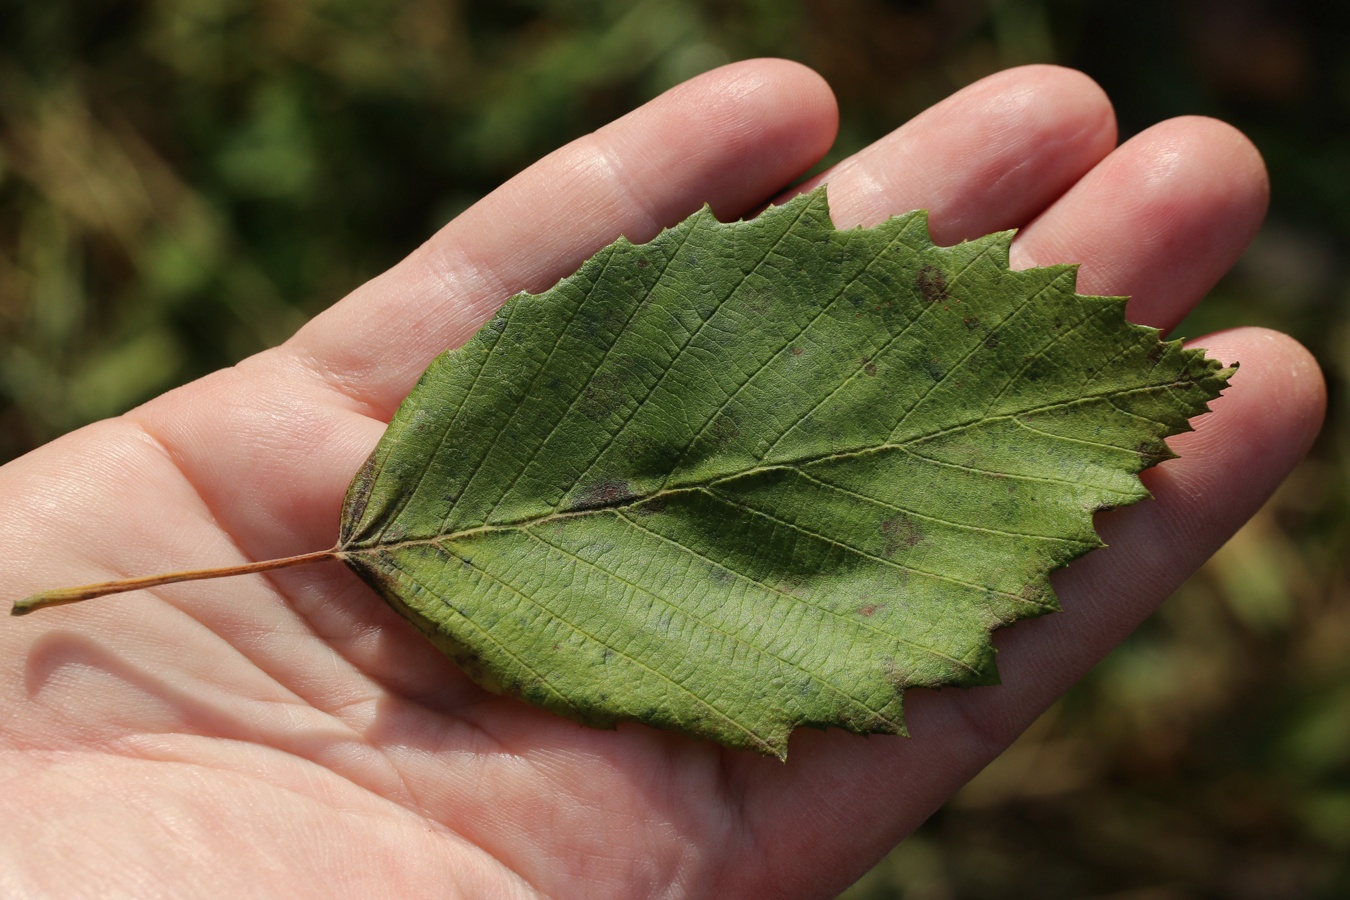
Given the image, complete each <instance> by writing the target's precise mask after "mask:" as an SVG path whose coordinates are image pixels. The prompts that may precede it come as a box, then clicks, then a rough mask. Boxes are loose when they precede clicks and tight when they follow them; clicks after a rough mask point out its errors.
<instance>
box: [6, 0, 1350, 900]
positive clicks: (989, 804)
mask: <svg viewBox="0 0 1350 900" xmlns="http://www.w3.org/2000/svg"><path fill="white" fill-rule="evenodd" d="M1347 18H1350V9H1346V8H1345V7H1344V6H1343V5H1342V4H1335V3H1323V2H1311V0H1301V2H1294V0H1282V2H1278V3H1277V2H1275V0H1199V2H1190V3H1182V4H1177V3H1174V2H1162V0H1139V2H1136V3H1132V4H1125V5H1122V4H1094V3H1090V2H1088V0H989V2H978V0H905V2H902V0H893V2H884V0H834V2H827V0H499V2H493V3H486V2H480V3H471V2H468V0H400V2H395V0H177V2H172V0H142V2H130V0H120V2H119V0H106V2H103V3H99V4H84V3H78V2H75V0H43V2H41V3H26V4H19V3H8V4H3V5H0V459H7V458H10V457H12V456H14V455H17V454H19V453H22V452H24V451H25V450H27V449H29V448H31V447H33V446H35V445H37V444H39V443H42V442H44V441H46V440H49V439H51V438H53V437H55V436H57V435H59V434H61V433H63V432H65V431H67V430H69V429H71V428H74V427H77V426H78V425H80V424H83V423H85V422H88V421H90V420H92V419H96V418H99V417H102V416H106V415H111V414H115V413H118V412H121V411H123V410H125V409H126V408H128V407H130V406H132V405H134V404H136V403H138V402H140V401H142V400H144V399H147V398H149V397H151V396H153V395H155V394H157V393H159V392H161V391H163V390H166V389H168V388H170V387H172V386H174V385H176V384H180V383H182V382H184V381H187V380H189V379H191V378H194V377H196V376H198V375H201V374H204V373H206V372H208V371H211V370H213V369H216V368H219V367H221V366H225V365H230V364H231V363H233V362H235V361H237V360H238V359H240V358H241V357H243V356H245V355H248V354H250V353H253V352H256V351H257V350H260V349H262V348H264V347H266V346H269V345H271V344H273V343H275V342H277V341H279V340H281V339H284V338H285V337H286V336H287V335H288V334H289V333H291V332H292V331H293V330H294V329H295V328H296V327H297V326H298V324H299V323H300V322H302V321H303V320H304V319H305V318H307V317H308V316H310V315H312V314H313V313H314V312H316V311H317V310H319V309H320V308H322V307H323V306H324V305H326V304H328V303H331V302H333V301H334V300H336V299H337V298H339V297H340V296H342V295H343V294H344V293H345V292H347V291H348V290H350V289H351V288H352V287H354V286H356V285H357V284H359V283H361V282H362V281H364V280H365V279H367V278H369V277H371V276H372V275H374V274H376V273H378V272H379V271H381V270H383V269H384V268H386V267H388V266H389V265H391V264H392V263H393V262H395V261H396V260H397V259H398V258H399V257H401V256H402V255H404V254H405V253H407V252H408V251H409V250H411V249H412V248H413V247H415V246H416V245H417V244H418V243H419V242H420V241H422V240H424V239H425V238H426V237H427V236H428V235H429V234H430V233H431V232H432V231H434V230H435V229H436V228H437V227H439V226H440V225H441V224H443V223H444V222H445V221H447V220H448V219H449V218H451V217H452V216H454V215H455V214H456V213H457V212H458V211H460V210H461V209H463V208H464V207H466V206H467V205H468V204H469V203H471V202H472V201H473V200H474V199H475V198H477V197H479V196H481V195H482V194H483V193H485V192H487V191H489V190H491V189H492V188H493V187H494V186H495V185H497V184H499V183H500V182H501V181H502V180H504V179H505V178H507V177H509V176H510V175H511V174H513V173H514V172H516V171H518V170H519V169H520V168H522V167H524V166H525V165H527V164H529V163H530V162H531V161H533V160H534V159H536V158H537V157H539V156H541V155H543V154H544V153H546V152H548V151H549V150H550V149H552V148H554V147H556V146H558V145H559V144H561V143H563V142H565V141H567V140H569V139H571V138H573V137H576V136H578V135H581V134H584V133H585V132H587V131H590V130H592V129H594V128H596V127H598V126H600V125H602V124H604V123H605V122H607V121H609V120H611V119H613V118H614V117H616V116H618V115H621V114H622V113H624V112H625V111H627V110H629V109H631V108H632V107H634V106H635V105H637V104H639V103H641V102H642V101H643V100H645V99H647V98H649V97H651V96H653V95H655V94H656V93H658V92H660V91H661V90H663V89H665V88H667V87H669V86H671V85H673V84H676V83H678V82H679V81H681V80H683V79H685V78H687V77H689V76H691V75H694V74H696V73H698V72H700V71H703V70H706V69H708V68H711V67H713V66H716V65H718V64H720V63H722V62H725V61H728V60H732V59H741V58H745V57H748V56H754V55H777V56H786V57H791V58H795V59H799V60H801V61H803V62H805V63H807V64H808V65H811V66H812V67H814V68H815V69H817V70H818V71H820V72H821V73H822V74H823V75H824V76H825V77H826V78H827V79H828V80H829V81H830V83H831V84H832V85H833V86H834V88H835V90H836V93H837V94H838V96H839V99H840V103H841V107H842V116H843V131H842V133H841V136H840V141H839V144H838V146H837V147H836V149H835V151H834V152H833V154H832V157H833V158H838V157H839V156H842V155H844V154H846V153H847V152H849V151H851V150H853V149H856V148H858V147H860V146H862V145H864V144H865V143H867V142H868V141H871V140H873V139H875V138H876V137H878V136H880V135H881V134H883V133H885V132H886V131H888V130H890V129H891V128H893V127H895V126H896V125H898V124H900V123H901V122H903V121H904V120H906V119H907V118H909V117H910V116H912V115H914V114H915V113H917V112H918V111H920V110H922V109H923V108H924V107H926V106H928V105H929V104H931V103H933V102H936V101H937V100H939V99H941V98H942V97H944V96H946V95H947V94H949V93H951V92H952V91H953V90H955V89H956V88H958V87H960V86H962V85H964V84H967V83H969V82H970V81H973V80H974V79H976V78H978V77H980V76H982V75H985V74H988V73H990V72H992V71H995V70H997V69H1000V68H1003V67H1005V66H1009V65H1015V64H1020V63H1025V62H1036V61H1042V62H1058V63H1062V64H1066V65H1071V66H1075V67H1078V68H1081V69H1083V70H1085V71H1087V72H1088V73H1089V74H1090V75H1092V76H1093V77H1095V78H1096V79H1097V80H1098V81H1099V82H1100V83H1101V84H1102V85H1103V86H1104V87H1105V88H1106V89H1107V91H1108V93H1110V95H1111V96H1112V98H1113V100H1114V101H1115V103H1116V105H1117V110H1118V113H1119V116H1120V120H1121V124H1122V132H1123V134H1125V135H1128V134H1130V133H1133V132H1137V131H1139V130H1140V129H1142V128H1145V127H1147V126H1148V125H1150V124H1152V123H1153V122H1156V121H1158V120H1159V119H1162V118H1166V117H1168V116H1173V115H1181V114H1190V113H1199V114H1206V115H1214V116H1218V117H1220V118H1223V119H1226V120H1228V121H1230V122H1233V123H1235V124H1236V125H1238V127H1240V128H1242V129H1243V130H1244V131H1246V132H1247V133H1248V134H1249V135H1251V136H1252V137H1253V139H1254V140H1255V141H1256V143H1257V145H1258V146H1259V147H1260V148H1261V150H1262V151H1263V153H1264V154H1265V156H1266V159H1267V161H1268V163H1269V165H1270V168H1271V173H1272V178H1273V182H1274V192H1275V193H1274V200H1273V205H1272V213H1271V219H1270V222H1269V224H1268V226H1267V228H1266V229H1265V230H1264V231H1263V232H1262V234H1261V235H1260V237H1258V239H1257V241H1256V243H1255V244H1254V246H1253V247H1252V249H1251V251H1250V252H1249V253H1248V254H1247V256H1246V257H1245V258H1244V259H1243V260H1242V262H1241V263H1240V264H1239V265H1238V267H1237V269H1236V271H1235V272H1234V273H1233V274H1232V276H1230V277H1229V278H1228V279H1226V280H1225V281H1224V283H1223V284H1221V285H1220V286H1219V287H1218V289H1217V290H1216V291H1215V292H1214V295H1213V296H1212V298H1211V300H1210V301H1209V302H1208V303H1207V304H1206V305H1205V310H1204V311H1203V313H1200V314H1197V316H1195V317H1194V318H1193V319H1191V320H1189V321H1188V322H1187V323H1185V325H1184V326H1183V328H1182V331H1183V332H1184V333H1186V334H1198V333H1201V332H1203V331H1207V330H1211V329H1214V328H1221V327H1226V326H1228V325H1234V324H1240V323H1257V324H1265V325H1271V326H1273V327H1278V328H1280V329H1282V330H1285V331H1289V332H1291V333H1293V334H1294V335H1295V336H1297V337H1298V338H1299V339H1300V340H1302V341H1303V342H1304V343H1305V344H1307V345H1308V346H1309V347H1311V348H1312V349H1313V350H1314V352H1315V353H1316V354H1317V355H1318V357H1319V359H1320V360H1321V361H1322V363H1323V365H1324V366H1325V367H1326V369H1327V371H1328V374H1329V378H1330V381H1331V387H1332V410H1331V415H1330V420H1329V423H1328V426H1327V429H1326V431H1325V432H1324V434H1323V436H1322V439H1321V441H1320V442H1319V444H1318V446H1317V448H1316V449H1315V450H1314V453H1313V455H1312V457H1311V458H1310V459H1309V460H1308V461H1307V462H1306V463H1305V464H1304V465H1303V466H1302V467H1301V468H1300V469H1299V470H1298V471H1297V472H1296V473H1295V475H1294V477H1293V478H1292V479H1291V480H1290V481H1289V482H1288V483H1287V484H1286V485H1285V487H1284V488H1283V489H1282V490H1281V492H1280V494H1279V495H1278V496H1277V497H1276V499H1275V500H1274V501H1273V502H1272V503H1271V504H1269V506H1268V507H1267V508H1266V509H1265V510H1264V511H1263V512H1262V513H1261V514H1260V515H1259V516H1258V517H1257V519H1256V520H1255V521H1254V522H1252V523H1251V525H1249V526H1248V527H1247V528H1246V529H1244V530H1243V531H1242V532H1241V533H1240V534H1239V535H1238V536H1237V537H1236V538H1235V539H1234V540H1233V542H1232V543H1231V544H1230V545H1229V546H1228V547H1227V548H1225V549H1224V550H1223V551H1222V552H1221V553H1220V554H1219V555H1218V556H1217V557H1215V559H1214V560H1213V561H1212V562H1211V563H1210V564H1209V565H1208V566H1207V567H1206V568H1205V569H1204V570H1203V571H1202V572H1201V573H1200V574H1199V575H1198V576H1196V577H1195V578H1194V579H1192V580H1191V581H1190V582H1189V583H1188V584H1187V585H1186V586H1185V587H1184V588H1183V589H1182V591H1181V592H1180V595H1179V596H1178V597H1176V598H1174V599H1173V600H1172V601H1171V602H1169V603H1168V604H1167V605H1166V606H1165V607H1164V609H1163V610H1162V612H1161V613H1160V614H1158V615H1157V616H1155V617H1154V619H1153V620H1151V621H1150V623H1149V624H1148V625H1147V626H1146V627H1145V628H1144V629H1142V630H1141V631H1140V632H1139V633H1138V634H1136V635H1135V636H1134V637H1132V638H1131V639H1130V640H1129V641H1127V642H1126V644H1125V645H1123V646H1122V647H1121V648H1120V650H1119V651H1118V652H1116V653H1115V654H1113V655H1112V656H1111V657H1110V658H1109V659H1108V660H1107V661H1106V662H1105V663H1103V664H1102V665H1101V666H1100V667H1099V668H1098V669H1097V671H1096V672H1094V673H1093V674H1092V675H1091V676H1090V677H1089V678H1088V679H1086V680H1085V681H1084V682H1083V683H1082V684H1081V685H1079V686H1078V687H1077V688H1075V689H1074V690H1073V691H1072V692H1071V693H1070V695H1069V696H1068V697H1067V698H1066V699H1065V700H1064V701H1063V702H1061V703H1060V704H1058V705H1057V706H1056V707H1055V708H1054V709H1053V710H1052V711H1051V712H1050V713H1049V714H1048V715H1047V716H1045V717H1044V718H1043V719H1042V720H1041V721H1040V722H1039V723H1038V724H1037V726H1036V727H1035V728H1034V729H1033V730H1032V731H1031V732H1030V733H1028V734H1027V735H1026V736H1025V737H1024V738H1023V739H1022V740H1021V741H1019V742H1018V744H1016V745H1015V746H1014V747H1013V749H1012V750H1011V751H1010V752H1009V753H1007V754H1006V755H1005V756H1004V757H1002V758H1001V759H1000V760H999V761H998V762H997V763H995V764H994V765H992V766H991V767H990V768H989V769H988V770H986V771H985V772H984V773H983V774H982V775H981V776H980V777H979V778H977V779H976V780H975V781H974V782H972V783H971V784H970V785H969V786H968V787H967V788H966V789H965V790H964V791H963V792H962V793H961V794H960V795H959V796H958V797H957V798H956V800H955V801H954V802H952V803H951V804H949V806H948V807H947V808H945V809H944V810H942V811H941V812H939V813H938V814H937V815H936V816H935V817H934V818H933V819H932V820H931V821H930V822H929V823H928V824H927V825H926V826H925V827H924V828H923V829H921V830H920V831H919V832H918V833H917V834H916V835H915V836H914V837H913V838H912V839H911V840H909V841H907V842H906V843H905V844H903V845H902V846H901V847H900V848H898V849H897V850H896V851H895V853H893V854H892V855H891V856H890V857H888V858H887V859H886V860H883V861H882V863H881V864H880V865H879V866H878V867H877V868H876V869H875V870H874V871H873V872H872V873H870V874H869V875H868V876H867V877H865V878H864V879H863V880H862V881H861V882H860V883H859V884H858V885H856V886H855V887H854V888H853V889H852V890H851V891H850V893H849V896H851V897H855V898H884V897H905V898H924V900H928V898H935V900H936V898H965V897H970V898H984V897H1009V896H1017V897H1038V898H1039V897H1045V898H1050V897H1119V898H1125V897H1130V898H1158V900H1162V898H1174V897H1175V898H1182V897H1238V898H1245V897H1252V898H1257V897H1260V898H1266V897H1276V898H1278V897H1335V896H1346V895H1350V868H1348V867H1347V864H1346V860H1347V858H1350V603H1347V599H1350V553H1348V552H1347V549H1350V539H1348V535H1347V530H1348V529H1350V516H1347V514H1346V513H1347V508H1348V507H1350V503H1348V501H1347V492H1348V490H1350V466H1347V464H1346V462H1345V460H1346V459H1347V453H1350V416H1347V410H1346V406H1345V396H1346V394H1345V375H1346V372H1347V369H1350V312H1347V310H1350V264H1348V263H1347V260H1350V254H1347V249H1350V55H1347V54H1345V52H1344V47H1345V46H1346V44H1347V40H1348V39H1350V22H1348V21H1347Z"/></svg>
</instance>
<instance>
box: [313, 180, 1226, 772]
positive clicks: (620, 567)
mask: <svg viewBox="0 0 1350 900" xmlns="http://www.w3.org/2000/svg"><path fill="white" fill-rule="evenodd" d="M1010 240H1011V233H1003V234H996V235H991V236H989V237H985V238H981V239H979V240H976V241H972V242H968V243H963V244H960V245H959V246H956V247H950V248H941V247H936V246H934V245H933V244H932V242H931V241H930V239H929V237H928V233H927V218H926V216H925V214H924V213H922V212H915V213H910V214H908V215H905V216H901V217H898V218H894V219H892V220H890V221H888V222H886V223H884V224H882V225H879V226H877V227H875V228H871V229H854V230H851V231H843V232H840V231H836V230H835V229H834V227H833V226H832V224H831V223H830V218H829V210H828V206H827V203H826V199H825V194H824V192H823V190H817V191H814V192H812V193H810V194H807V195H804V196H802V197H799V198H797V199H795V200H793V201H791V202H790V203H788V204H786V205H784V206H782V207H776V208H770V209H769V210H767V211H766V212H764V213H763V214H762V215H761V216H759V217H758V218H756V219H754V220H752V221H749V222H737V223H734V224H721V223H719V222H718V221H717V220H716V219H715V218H714V217H713V215H712V213H711V212H710V211H709V210H707V209H704V210H703V211H702V212H699V213H697V214H696V215H694V216H692V217H691V218H689V219H687V220H686V221H684V222H683V223H681V224H680V225H678V226H677V227H675V228H672V229H669V230H667V231H665V232H663V233H662V234H661V235H659V236H658V237H657V238H655V239H654V240H652V241H651V242H650V243H647V244H643V245H633V244H631V243H629V242H628V241H626V240H623V239H620V240H618V241H617V242H615V243H614V244H612V245H610V246H609V247H607V248H605V249H604V250H602V251H600V253H598V254H597V255H596V256H595V257H593V258H592V259H590V260H589V261H587V262H586V263H585V264H584V265H583V266H582V267H581V269H580V270H579V271H578V272H577V273H576V274H575V275H573V276H571V277H570V278H566V279H564V280H563V281H561V282H559V283H558V285H557V286H555V287H554V288H552V289H551V290H549V291H546V292H545V293H543V294H539V295H528V294H521V295H519V296H517V297H515V298H513V299H512V300H510V301H509V302H508V303H507V304H506V305H505V306H504V307H503V308H502V309H501V311H500V312H499V313H498V314H497V316H496V317H495V318H493V319H492V320H491V321H490V322H488V323H487V325H486V326H485V327H484V328H483V329H482V330H481V331H480V332H479V334H478V335H477V336H476V337H474V338H473V339H472V340H471V341H469V342H468V343H467V344H466V345H465V346H463V347H462V348H460V349H457V350H452V351H449V352H447V353H445V354H443V355H442V356H440V357H439V358H438V359H437V360H436V361H435V362H433V363H432V365H431V366H430V368H428V369H427V371H426V373H425V374H424V375H423V376H422V378H421V380H420V381H419V382H418V384H417V386H416V388H415V389H414V390H413V391H412V393H411V395H410V396H409V397H408V399H407V400H406V402H405V403H404V404H403V406H402V407H401V408H400V409H399V410H398V413H397V415H396V416H395V417H394V420H393V422H392V423H391V424H390V426H389V430H388V432H387V433H386V434H385V436H384V439H383V440H382V441H381V442H380V444H379V446H378V447H377V448H376V450H375V452H374V454H373V455H372V456H371V457H370V459H369V460H368V461H367V463H366V465H365V466H364V467H363V468H362V470H361V471H360V473H359V474H358V475H357V477H356V479H355V481H354V482H353V484H352V486H351V488H350V490H349V492H348V496H347V500H346V505H345V509H344V515H343V524H342V533H341V539H340V542H339V548H338V549H339V555H340V556H341V557H342V558H343V559H344V560H345V562H346V563H347V564H348V565H349V566H350V567H351V568H352V569H354V570H355V571H356V572H357V573H359V574H360V575H361V577H362V578H364V579H365V580H366V581H367V582H368V583H370V584H371V585H372V586H373V587H374V588H375V589H376V590H377V591H378V592H379V593H380V594H381V595H382V596H383V597H384V598H385V599H386V600H387V601H388V602H389V603H390V604H391V605H392V606H393V607H394V608H395V609H397V610H398V611H399V612H400V613H402V614H403V615H404V616H406V617H407V618H408V619H409V620H411V621H412V622H413V623H414V624H415V625H416V626H417V627H418V628H420V629H421V630H422V631H423V632H424V633H426V634H427V635H428V636H429V637H430V638H431V639H432V640H433V641H434V642H435V643H436V644H437V645H438V646H439V647H440V648H441V649H442V650H444V651H445V652H446V653H447V654H449V655H450V656H451V657H452V658H453V659H454V660H456V661H457V662H458V663H459V665H460V666H462V667H463V668H464V670H465V671H466V672H468V673H469V674H470V675H471V676H472V677H473V678H475V679H476V680H477V681H478V682H479V683H481V684H482V685H484V686H485V687H487V688H489V689H490V690H493V691H498V692H503V693H508V694H513V695H517V696H520V697H523V698H525V699H526V700H528V701H530V702H532V703H535V704H538V705H540V706H543V707H546V708H548V709H551V710H554V711H556V712H558V713H561V714H563V715H566V716H570V717H572V718H574V719H577V720H580V721H582V722H585V723H587V724H591V725H612V724H613V723H615V722H617V721H620V720H629V719H631V720H637V721H641V722H646V723H648V724H650V725H655V726H658V727H662V728H672V729H676V730H679V731H682V732H685V733H687V734H690V735H694V736H697V737H701V738H708V739H711V740H714V741H718V742H720V743H722V744H725V745H728V746H731V747H748V748H753V749H755V750H758V751H761V752H763V753H769V754H773V755H777V756H780V757H782V756H784V755H785V754H786V748H787V740H788V736H789V734H790V733H791V731H792V729H793V728H795V727H797V726H800V725H813V726H819V727H828V726H838V727H841V728H846V729H848V730H850V731H856V732H863V733H866V732H886V733H895V732H901V733H903V731H904V725H903V720H902V715H901V695H902V692H903V691H904V690H905V689H907V688H910V687H916V686H922V687H936V686H939V685H961V686H970V685H984V684H992V683H995V682H996V681H997V678H998V676H997V671H996V668H995V663H994V651H993V648H992V646H991V644H990V641H989V632H990V631H991V630H992V629H994V628H996V627H998V626H1001V625H1005V624H1007V623H1009V622H1012V621H1013V620H1015V619H1020V618H1026V617H1030V616H1037V615H1041V614H1042V613H1045V612H1048V611H1051V610H1053V609H1055V608H1056V601H1055V598H1054V594H1053V592H1052V590H1051V588H1050V585H1049V582H1048V579H1047V575H1048V573H1049V572H1051V571H1052V570H1054V569H1056V568H1059V567H1061V566H1064V565H1066V564H1067V563H1069V562H1070V561H1071V560H1073V559H1075V558H1077V557H1079V556H1081V555H1082V554H1084V553H1086V552H1087V551H1089V550H1091V549H1092V548H1094V547H1097V546H1100V541H1099V539H1098V537H1097V535H1096V533H1095V531H1094V530H1093V527H1092V514H1093V512H1094V511H1097V510H1102V509H1106V508H1112V507H1117V506H1122V505H1125V504H1129V503H1134V502H1135V501H1137V500H1140V499H1142V498H1143V497H1145V496H1146V492H1145V490H1144V489H1143V487H1142V485H1141V484H1140V483H1139V480H1138V478H1137V473H1138V472H1139V471H1140V470H1142V469H1144V468H1146V467H1148V466H1151V465H1154V464H1155V463H1157V462H1159V461H1160V460H1163V459H1167V458H1169V456H1170V453H1169V451H1168V450H1167V447H1166V445H1165V444H1164V443H1163V439H1164V438H1165V437H1167V436H1168V435H1172V434H1176V433H1178V432H1180V431H1184V430H1186V429H1187V428H1188V425H1187V420H1188V419H1189V418H1190V417H1192V416H1195V415H1198V414H1200V413H1202V412H1203V411H1204V410H1205V409H1206V403H1207V402H1208V401H1209V400H1211V399H1213V398H1214V397H1216V396H1217V395H1218V393H1219V391H1220V390H1221V389H1222V388H1223V386H1224V384H1225V382H1226V380H1227V378H1228V375H1229V374H1230V373H1231V370H1228V369H1221V368H1220V366H1219V364H1218V363H1216V362H1213V361H1211V360H1207V359H1206V358H1205V357H1204V356H1203V354H1201V353H1199V352H1195V351H1188V350H1183V349H1182V348H1181V346H1180V344H1179V343H1175V342H1173V343H1162V342H1160V341H1159V339H1158V335H1157V332H1156V331H1154V330H1152V329H1148V328H1142V327H1138V326H1133V325H1129V324H1127V323H1126V322H1125V319H1124V302H1123V301H1122V300H1121V299H1118V298H1105V297H1084V296H1079V295H1077V294H1075V293H1074V281H1075V275H1076V269H1074V268H1073V267H1070V266H1057V267H1050V268H1043V269H1033V270H1030V271H1025V272H1013V271H1010V270H1009V268H1008V247H1009V243H1010Z"/></svg>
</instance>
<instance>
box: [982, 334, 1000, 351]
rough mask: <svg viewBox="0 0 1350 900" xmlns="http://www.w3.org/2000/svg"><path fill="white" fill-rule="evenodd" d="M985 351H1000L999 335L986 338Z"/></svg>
mask: <svg viewBox="0 0 1350 900" xmlns="http://www.w3.org/2000/svg"><path fill="white" fill-rule="evenodd" d="M984 349H986V350H997V349H998V335H996V334H991V335H989V337H987V338H985V339H984Z"/></svg>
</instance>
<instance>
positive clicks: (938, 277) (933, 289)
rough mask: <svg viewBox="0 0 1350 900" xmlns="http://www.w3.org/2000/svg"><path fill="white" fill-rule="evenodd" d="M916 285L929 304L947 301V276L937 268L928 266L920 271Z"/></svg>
mask: <svg viewBox="0 0 1350 900" xmlns="http://www.w3.org/2000/svg"><path fill="white" fill-rule="evenodd" d="M914 284H915V285H916V286H917V287H918V288H919V293H920V294H923V298H924V299H925V300H927V301H928V302H929V303H937V302H938V301H939V300H946V299H947V276H946V274H944V273H943V271H942V270H941V269H939V268H938V267H937V266H934V265H927V266H924V267H923V268H922V269H920V270H919V274H918V275H916V276H915V277H914Z"/></svg>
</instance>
